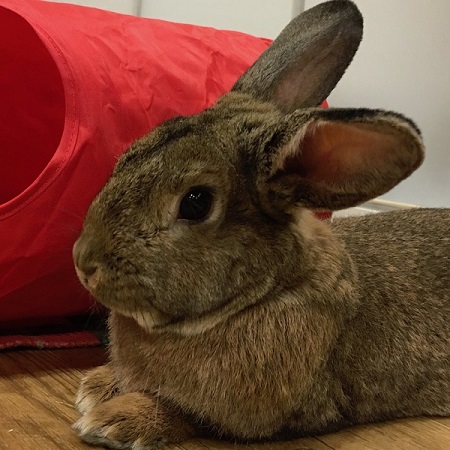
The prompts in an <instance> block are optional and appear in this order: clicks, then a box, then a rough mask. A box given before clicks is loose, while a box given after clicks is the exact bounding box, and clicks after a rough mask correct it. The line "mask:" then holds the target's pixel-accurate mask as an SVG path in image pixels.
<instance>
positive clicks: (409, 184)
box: [305, 0, 450, 206]
mask: <svg viewBox="0 0 450 450" xmlns="http://www.w3.org/2000/svg"><path fill="white" fill-rule="evenodd" d="M354 1H355V3H356V4H357V5H358V7H359V8H360V10H361V12H362V13H363V16H364V19H365V31H364V38H363V42H362V44H361V47H360V49H359V51H358V53H357V55H356V57H355V59H354V61H353V63H352V65H351V66H350V68H349V69H348V71H347V73H346V74H345V75H344V77H343V78H342V80H341V81H340V83H339V84H338V86H337V87H336V89H335V90H334V91H333V93H332V94H331V96H330V99H329V100H330V103H331V104H332V106H354V107H362V106H364V107H373V108H384V109H392V110H396V111H398V112H401V113H403V114H405V115H407V116H410V117H411V118H412V119H413V120H414V121H415V122H416V123H417V124H418V125H419V127H420V128H421V130H422V132H423V136H424V140H425V144H426V147H427V155H426V160H425V163H424V165H423V166H422V167H421V168H420V169H419V170H418V171H417V172H416V173H415V174H413V175H412V176H411V177H410V178H409V179H408V180H406V181H404V182H403V183H401V184H400V185H399V186H398V187H396V188H395V189H394V190H392V191H391V192H390V193H388V194H386V195H385V196H384V197H383V198H386V199H388V200H391V201H396V202H403V203H411V204H418V205H425V206H450V1H449V0H432V1H428V2H424V1H423V0H377V1H374V0H354ZM318 3H321V1H315V0H306V1H305V7H306V8H310V7H311V6H314V5H316V4H318Z"/></svg>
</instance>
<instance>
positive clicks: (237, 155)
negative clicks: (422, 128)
mask: <svg viewBox="0 0 450 450" xmlns="http://www.w3.org/2000/svg"><path fill="white" fill-rule="evenodd" d="M361 36H362V18H361V15H360V13H359V11H358V10H357V8H356V7H355V5H354V4H353V3H351V2H350V1H345V0H339V1H338V0H335V1H330V2H327V3H323V4H320V5H319V6H317V7H315V8H313V9H310V10H308V11H306V12H305V13H303V14H301V15H300V16H298V17H297V18H296V19H294V20H293V21H292V22H291V23H290V24H289V25H288V26H287V28H286V29H285V30H284V31H283V32H282V33H281V35H280V36H279V37H278V39H277V40H276V41H275V42H274V43H273V45H272V46H271V47H270V48H269V49H268V50H267V51H266V52H265V53H264V54H263V55H262V56H261V57H260V58H259V60H258V61H257V62H256V63H255V64H254V65H253V66H252V67H251V68H250V69H249V70H248V71H247V72H246V73H245V74H244V75H243V76H242V77H241V78H240V79H239V80H238V81H237V83H236V84H235V86H234V88H233V90H232V91H231V92H230V93H229V94H227V95H225V96H224V97H222V98H221V99H220V100H219V101H218V103H217V104H216V105H215V106H214V107H212V108H210V109H208V110H207V111H204V112H203V113H201V114H199V115H196V116H193V117H184V118H176V119H173V120H171V121H169V122H167V123H165V124H163V125H162V126H160V127H158V128H157V129H155V130H154V131H152V132H151V133H150V134H148V135H147V136H145V137H144V138H142V139H140V140H139V141H137V142H136V143H135V144H133V145H132V146H131V148H130V149H129V150H128V151H127V152H126V153H125V154H124V156H122V158H121V159H120V160H119V162H118V164H117V166H116V169H115V171H114V174H113V175H112V177H111V179H110V180H109V181H108V183H107V185H106V186H105V187H104V189H103V190H102V191H101V192H100V194H99V195H98V196H97V198H96V199H95V200H94V202H93V203H92V206H91V207H90V209H89V212H88V214H87V217H86V222H85V224H84V229H83V233H82V235H81V237H80V238H79V240H78V241H77V243H76V245H75V247H74V260H75V264H76V268H77V272H78V275H79V277H80V280H81V282H82V283H83V284H84V285H85V286H86V288H87V289H89V291H90V292H91V293H92V294H93V295H94V296H95V297H96V298H97V299H98V300H99V301H100V302H101V303H103V304H104V305H106V306H107V307H109V308H110V309H111V315H110V322H109V326H110V338H111V344H110V362H109V364H107V365H105V366H103V367H100V368H97V369H95V370H93V371H91V372H90V373H88V374H87V376H86V378H85V379H84V380H83V382H82V384H81V387H80V390H79V393H78V397H77V400H76V404H77V408H78V410H79V412H80V413H81V414H82V417H81V419H80V420H79V421H78V422H77V423H76V424H75V428H76V429H77V430H78V432H79V434H80V436H81V437H82V438H83V439H84V440H85V441H87V442H90V443H96V444H102V445H106V446H109V447H112V448H120V449H125V448H131V449H134V450H137V449H153V448H157V447H158V446H160V445H162V444H164V443H165V442H180V441H182V440H185V439H189V438H190V437H192V436H199V435H209V436H224V437H228V438H236V439H238V440H244V441H245V440H254V439H255V440H258V439H279V438H282V437H283V436H287V435H289V436H292V435H304V434H309V433H323V432H327V431H330V430H334V429H337V428H340V427H343V426H348V425H352V424H357V423H363V422H370V421H376V420H385V419H390V418H396V417H405V416H414V415H424V414H425V415H449V414H450V275H449V273H450V240H449V234H450V210H448V209H447V210H430V209H415V210H409V211H404V212H398V213H397V212H395V213H385V214H379V215H373V216H370V217H369V216H367V217H362V218H350V219H342V220H335V221H334V223H333V224H332V226H331V227H330V225H329V224H327V223H324V222H321V221H319V220H317V219H316V218H314V216H313V214H312V212H310V210H320V209H331V210H333V209H340V208H346V207H350V206H354V205H356V204H358V203H360V202H363V201H365V200H368V199H371V198H373V197H375V196H378V195H380V194H383V193H385V192H386V191H388V190H389V189H391V188H392V187H393V186H395V185H396V184H397V183H399V182H400V181H401V180H403V179H404V178H405V177H407V176H408V175H410V174H411V173H412V172H413V171H414V170H415V169H417V167H418V166H419V165H420V164H421V162H422V159H423V147H422V141H421V138H420V133H419V131H418V129H417V128H416V126H415V125H414V124H413V123H412V122H411V121H410V120H408V119H407V118H405V117H403V116H401V115H399V114H396V113H392V112H385V111H378V110H377V111H374V110H367V109H328V110H327V109H320V108H317V105H319V104H320V103H321V102H322V101H323V100H324V98H325V97H326V96H327V95H328V94H329V93H330V91H331V90H332V89H333V87H334V86H335V84H336V83H337V81H338V80H339V78H340V77H341V76H342V74H343V73H344V71H345V69H346V67H347V65H348V64H349V63H350V61H351V60H352V57H353V55H354V53H355V51H356V50H357V47H358V45H359V42H360V39H361Z"/></svg>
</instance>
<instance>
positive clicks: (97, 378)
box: [75, 365, 118, 415]
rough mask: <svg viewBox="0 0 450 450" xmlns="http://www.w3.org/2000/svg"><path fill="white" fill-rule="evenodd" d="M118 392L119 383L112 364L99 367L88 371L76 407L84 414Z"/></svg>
mask: <svg viewBox="0 0 450 450" xmlns="http://www.w3.org/2000/svg"><path fill="white" fill-rule="evenodd" d="M117 393H118V387H117V383H116V381H115V379H114V377H113V374H112V372H111V368H110V366H109V365H105V366H101V367H97V368H95V369H93V370H91V371H90V372H88V373H87V374H86V376H85V377H84V378H83V379H82V380H81V384H80V387H79V388H78V392H77V396H76V399H75V407H76V409H77V411H78V412H79V413H80V414H81V415H83V414H86V413H88V412H89V411H90V410H91V409H92V408H94V406H96V405H98V404H99V403H103V402H105V401H107V400H109V399H110V398H112V397H114V396H115V395H116V394H117Z"/></svg>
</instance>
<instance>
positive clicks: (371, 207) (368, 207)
mask: <svg viewBox="0 0 450 450" xmlns="http://www.w3.org/2000/svg"><path fill="white" fill-rule="evenodd" d="M410 208H418V206H417V205H411V204H408V203H399V202H391V201H389V200H382V199H378V198H377V199H374V200H370V201H369V202H366V203H363V204H361V205H359V206H355V207H354V208H348V209H343V210H342V211H336V212H334V213H333V217H348V216H363V215H366V214H376V213H379V212H386V211H395V210H400V209H410Z"/></svg>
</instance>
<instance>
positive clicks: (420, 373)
mask: <svg viewBox="0 0 450 450" xmlns="http://www.w3.org/2000/svg"><path fill="white" fill-rule="evenodd" d="M333 229H334V232H335V233H336V234H337V235H338V236H339V237H340V239H341V240H342V241H343V242H344V243H345V245H346V247H347V250H348V251H349V253H350V254H351V256H352V258H353V260H354V262H355V264H356V267H357V271H358V277H359V280H360V302H361V303H360V307H359V311H358V313H357V315H356V316H355V317H354V318H353V319H351V320H350V321H349V323H348V324H347V326H346V327H345V331H344V333H343V334H342V335H341V337H340V339H339V343H338V345H337V347H336V351H335V352H334V354H333V357H332V359H331V366H332V367H333V371H334V372H335V373H336V375H337V376H338V378H340V379H341V382H342V384H343V387H344V390H345V391H346V394H347V395H349V397H350V398H353V399H355V400H357V402H356V403H353V406H352V407H350V409H351V411H349V412H348V413H349V414H350V415H351V416H353V419H356V420H358V421H364V420H375V419H382V418H387V417H395V416H407V415H414V414H432V415H434V414H438V415H440V414H441V415H445V414H449V413H450V238H449V232H450V210H449V209H441V210H429V209H418V210H408V211H401V212H393V213H381V214H376V215H371V216H364V217H355V218H348V219H341V220H339V219H338V220H336V221H334V222H333ZM377 412H378V414H377Z"/></svg>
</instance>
